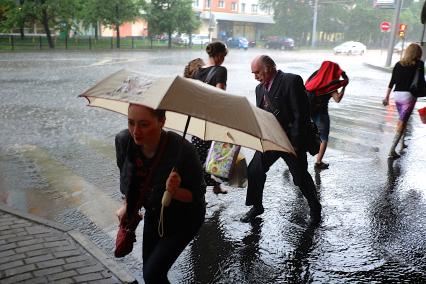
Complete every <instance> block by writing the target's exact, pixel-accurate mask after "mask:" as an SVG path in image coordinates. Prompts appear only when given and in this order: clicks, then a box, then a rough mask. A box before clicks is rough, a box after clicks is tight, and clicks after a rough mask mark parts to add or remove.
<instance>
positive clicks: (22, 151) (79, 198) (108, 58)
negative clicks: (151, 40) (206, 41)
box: [0, 49, 426, 283]
mask: <svg viewBox="0 0 426 284" xmlns="http://www.w3.org/2000/svg"><path fill="white" fill-rule="evenodd" d="M263 52H265V51H264V50H259V49H257V50H254V49H253V50H248V51H240V50H231V52H230V53H229V55H228V56H227V58H226V60H225V64H224V65H225V66H226V67H227V68H228V72H229V73H228V74H229V75H228V91H229V92H231V93H234V94H237V95H243V96H247V97H248V98H249V99H250V100H251V101H252V102H254V87H255V86H256V81H255V80H254V79H253V76H252V75H251V74H250V69H249V66H250V61H251V59H252V58H253V57H254V56H255V55H258V54H260V53H263ZM268 52H269V51H268ZM269 53H270V54H271V55H272V57H273V58H274V59H275V60H276V62H277V65H278V67H279V68H281V69H283V70H284V71H287V72H294V73H298V74H300V75H302V77H303V78H304V79H306V78H307V77H308V76H309V75H310V74H311V73H312V72H313V71H315V70H316V69H317V68H318V67H319V66H320V63H321V62H322V61H323V60H326V59H328V60H333V61H336V62H338V63H339V64H340V65H341V67H342V69H344V70H345V71H346V72H347V74H348V75H349V77H350V84H349V86H348V88H347V91H346V95H345V97H344V98H343V100H342V102H341V103H340V104H336V103H330V114H331V119H332V121H331V124H332V129H331V135H330V136H331V139H330V143H329V148H328V150H327V153H326V157H325V161H326V162H329V163H330V169H328V170H324V171H322V172H315V171H314V170H313V162H314V160H313V158H312V157H310V158H309V162H310V172H311V174H312V175H313V177H314V179H315V182H316V184H317V188H318V192H319V195H320V198H321V202H322V204H323V210H324V213H323V215H324V219H323V222H322V223H321V224H320V226H319V227H311V226H309V224H308V222H307V216H308V207H307V204H306V202H305V200H304V199H303V198H302V197H301V194H300V193H299V191H298V189H297V188H295V187H294V186H293V185H292V181H291V177H290V175H289V172H288V170H287V169H286V166H285V164H284V163H283V162H282V161H279V162H277V163H276V164H275V165H274V166H273V167H272V168H271V170H270V171H269V173H268V179H267V182H266V187H265V193H264V205H265V213H264V214H263V215H261V217H260V218H257V219H256V220H255V222H253V223H252V224H243V223H240V222H239V218H240V217H241V216H242V214H243V213H244V212H245V211H246V210H247V209H248V208H246V207H245V206H244V199H245V189H242V188H228V190H229V193H228V194H227V195H222V196H215V195H213V194H212V193H211V191H210V190H208V193H207V201H208V212H207V219H206V223H205V224H204V226H203V228H202V229H201V231H200V234H199V236H198V237H197V238H196V240H195V241H194V242H193V243H191V245H190V246H189V247H188V248H187V249H186V250H185V252H184V253H183V254H182V255H181V257H180V258H179V259H178V261H177V262H176V264H175V265H174V266H173V268H172V270H171V271H170V273H169V277H170V279H171V281H172V282H173V283H311V282H313V283H348V282H349V283H383V282H388V281H389V282H393V283H424V282H425V281H426V272H425V271H426V238H425V237H424V236H425V235H426V223H425V219H426V217H425V216H426V215H425V213H426V206H425V204H426V203H425V193H426V177H425V173H426V151H425V149H426V146H425V142H424V141H426V126H425V125H422V124H421V123H420V120H419V118H418V115H417V113H414V115H413V117H412V119H411V123H410V126H409V129H408V135H407V139H408V140H407V145H408V148H406V149H405V150H404V151H403V155H402V157H401V158H400V159H398V160H396V161H394V162H390V163H389V162H388V160H387V158H386V156H387V151H388V148H389V146H390V143H391V139H392V137H393V130H394V125H395V124H396V110H395V107H394V106H393V105H391V106H389V107H387V108H385V107H383V106H382V105H381V104H380V101H381V98H382V97H383V95H384V92H385V88H386V86H387V83H388V80H389V78H390V74H389V73H387V72H383V71H378V70H375V69H372V68H369V67H367V66H365V65H364V64H363V62H369V63H376V62H379V63H381V62H384V59H383V60H382V59H381V57H380V56H382V57H383V56H384V54H383V55H380V53H379V52H370V54H369V55H367V56H364V57H351V56H339V57H336V56H333V55H332V54H331V53H330V52H307V51H306V52H302V51H300V52H286V51H284V52H283V51H271V52H269ZM195 57H202V58H204V59H205V55H204V53H203V52H202V51H190V52H189V51H172V52H170V51H150V52H97V53H78V52H69V53H62V52H54V53H1V54H0V86H1V87H0V102H1V104H0V131H1V136H0V201H1V202H4V203H7V204H8V205H10V206H13V207H15V208H18V209H20V210H22V211H24V212H30V213H33V214H36V215H39V216H42V217H45V218H48V219H52V220H55V221H58V222H61V223H63V224H66V225H68V226H70V227H73V228H78V229H79V230H80V231H81V232H83V233H84V234H86V235H88V236H89V237H90V239H91V240H92V241H93V242H94V243H96V244H97V245H98V246H99V247H100V248H102V249H103V250H104V251H106V252H107V253H108V254H111V252H112V249H113V247H114V235H115V231H116V226H117V221H116V217H115V216H114V212H115V209H116V208H118V206H119V205H120V198H119V192H118V171H117V168H116V165H115V161H114V155H115V154H114V149H113V140H114V135H115V134H116V133H117V132H118V131H119V130H121V129H123V128H125V127H126V124H127V122H126V119H125V117H123V116H120V115H117V114H114V113H111V112H108V111H104V110H100V109H92V108H88V107H85V101H84V100H83V99H78V98H76V97H77V95H78V94H79V93H81V92H83V91H84V90H85V89H86V88H88V87H90V86H91V85H93V84H94V83H95V82H96V81H98V80H100V79H102V78H103V77H105V76H107V75H109V74H111V73H113V72H114V71H117V70H119V69H121V68H130V69H135V70H138V71H140V72H144V73H145V74H147V76H150V77H160V76H165V75H176V74H181V72H182V70H183V66H184V65H185V63H186V62H187V61H189V60H190V59H193V58H195ZM380 60H381V61H380ZM425 105H426V103H425V102H424V100H423V102H419V103H418V104H417V108H418V107H424V106H425ZM243 152H244V154H245V155H246V157H247V159H248V160H250V158H251V156H252V154H253V152H252V151H251V150H248V149H243ZM140 227H142V226H140ZM139 229H141V228H139ZM139 231H140V230H139ZM140 241H141V237H140V236H139V237H138V243H137V245H136V249H135V250H134V252H133V253H132V255H131V256H129V257H127V258H126V259H124V260H119V262H122V263H123V264H124V265H126V266H127V267H128V268H129V269H130V270H131V271H132V272H133V273H134V274H135V276H136V277H137V278H138V279H139V280H140V282H141V283H142V280H141V278H142V276H141V249H140V245H141V243H140Z"/></svg>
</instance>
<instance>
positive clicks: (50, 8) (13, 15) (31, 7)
mask: <svg viewBox="0 0 426 284" xmlns="http://www.w3.org/2000/svg"><path fill="white" fill-rule="evenodd" d="M6 1H8V2H9V3H11V2H15V5H13V6H11V5H9V6H8V7H9V9H8V10H7V12H6V18H7V20H6V21H5V22H4V23H2V29H3V30H5V29H8V30H9V31H10V29H13V28H19V29H20V30H21V36H23V28H24V25H25V23H26V22H40V23H41V24H42V25H43V28H44V31H45V33H46V37H47V41H48V44H49V47H50V48H54V42H53V39H52V34H51V29H53V30H63V31H65V32H69V30H70V29H71V28H72V27H73V26H76V21H75V19H76V18H77V14H78V11H79V9H80V8H81V3H82V1H83V0H19V1H18V2H16V1H9V0H6Z"/></svg>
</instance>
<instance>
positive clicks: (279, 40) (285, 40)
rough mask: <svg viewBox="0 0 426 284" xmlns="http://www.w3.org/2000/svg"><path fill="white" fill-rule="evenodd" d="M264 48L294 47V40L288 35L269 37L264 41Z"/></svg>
mask: <svg viewBox="0 0 426 284" xmlns="http://www.w3.org/2000/svg"><path fill="white" fill-rule="evenodd" d="M265 48H275V49H294V40H293V39H292V38H289V37H270V38H268V39H267V40H266V42H265Z"/></svg>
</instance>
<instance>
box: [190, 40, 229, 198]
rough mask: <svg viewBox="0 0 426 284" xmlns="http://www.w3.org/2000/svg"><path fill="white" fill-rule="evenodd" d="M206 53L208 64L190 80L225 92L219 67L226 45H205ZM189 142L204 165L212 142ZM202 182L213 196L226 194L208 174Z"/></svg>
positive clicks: (224, 73)
mask: <svg viewBox="0 0 426 284" xmlns="http://www.w3.org/2000/svg"><path fill="white" fill-rule="evenodd" d="M206 52H207V54H208V55H209V60H208V64H207V65H206V66H202V67H201V68H199V69H198V70H197V71H196V72H195V73H194V74H193V75H192V78H193V79H196V80H200V81H203V82H205V83H207V84H209V85H212V86H215V87H217V88H220V89H222V90H225V89H226V81H227V70H226V68H225V67H223V66H221V65H222V64H223V61H224V60H225V56H226V55H227V54H228V49H227V48H226V45H225V44H224V43H222V42H220V41H216V42H212V43H210V44H209V45H207V47H206ZM191 141H192V144H194V146H195V148H196V149H197V152H198V155H199V156H200V160H201V164H204V163H205V162H206V159H207V155H208V152H209V149H210V146H211V143H212V142H211V141H203V140H201V139H199V138H198V137H195V136H193V137H192V140H191ZM204 180H205V181H206V183H207V185H211V186H213V192H214V193H215V194H219V193H227V192H226V191H225V190H223V189H222V188H221V186H220V183H219V182H217V181H215V180H213V179H212V178H211V175H210V174H208V173H205V174H204Z"/></svg>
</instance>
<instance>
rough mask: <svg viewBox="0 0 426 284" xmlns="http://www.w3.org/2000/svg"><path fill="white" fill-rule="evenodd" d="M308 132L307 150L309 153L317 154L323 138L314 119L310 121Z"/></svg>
mask: <svg viewBox="0 0 426 284" xmlns="http://www.w3.org/2000/svg"><path fill="white" fill-rule="evenodd" d="M306 134H307V135H306V150H308V152H309V154H311V155H312V156H315V155H316V154H318V152H319V150H320V145H321V138H320V134H319V131H318V127H317V125H316V124H315V123H314V122H313V121H312V120H309V122H308V125H307V133H306Z"/></svg>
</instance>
